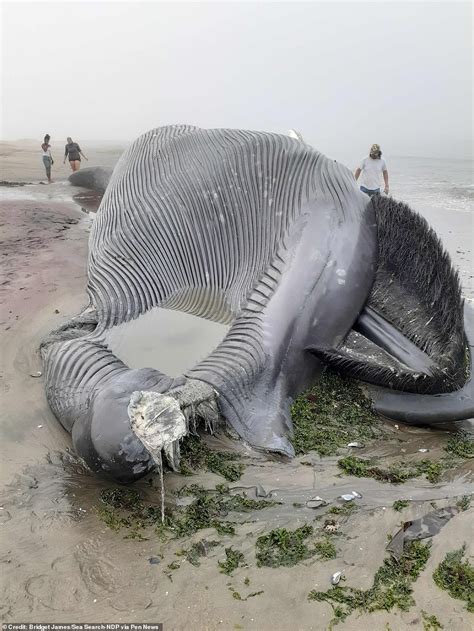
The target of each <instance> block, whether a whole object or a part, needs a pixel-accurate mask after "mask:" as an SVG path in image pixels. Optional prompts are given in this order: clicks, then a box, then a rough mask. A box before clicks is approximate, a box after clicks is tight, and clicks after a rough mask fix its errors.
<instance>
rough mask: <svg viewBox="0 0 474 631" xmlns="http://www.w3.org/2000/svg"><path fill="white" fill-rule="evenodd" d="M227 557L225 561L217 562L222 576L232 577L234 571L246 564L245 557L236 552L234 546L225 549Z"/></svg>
mask: <svg viewBox="0 0 474 631" xmlns="http://www.w3.org/2000/svg"><path fill="white" fill-rule="evenodd" d="M225 557H226V559H225V561H218V562H217V563H218V565H219V567H220V570H219V572H221V573H222V574H227V575H228V576H230V575H231V574H232V572H233V571H234V570H236V569H237V568H238V567H239V566H242V565H244V564H245V557H244V555H243V554H242V552H239V550H234V549H233V548H232V546H231V547H229V548H226V549H225Z"/></svg>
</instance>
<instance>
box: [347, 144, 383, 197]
mask: <svg viewBox="0 0 474 631" xmlns="http://www.w3.org/2000/svg"><path fill="white" fill-rule="evenodd" d="M361 174H362V177H361V178H360V180H361V181H360V190H361V191H362V192H363V193H365V194H366V195H368V196H369V197H372V195H377V194H378V193H380V175H381V174H383V180H384V183H385V188H384V193H385V195H388V191H389V187H388V171H387V164H386V163H385V160H384V159H383V158H382V151H381V150H380V146H379V145H377V144H375V145H372V146H371V147H370V153H369V155H368V156H367V158H364V159H363V160H362V162H361V163H360V166H359V167H358V168H357V169H356V172H355V174H354V175H355V179H356V181H357V180H358V179H359V175H361Z"/></svg>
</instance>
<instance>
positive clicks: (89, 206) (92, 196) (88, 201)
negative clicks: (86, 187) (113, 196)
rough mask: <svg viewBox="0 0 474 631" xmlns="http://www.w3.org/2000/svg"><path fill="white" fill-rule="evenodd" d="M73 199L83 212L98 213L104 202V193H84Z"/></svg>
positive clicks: (74, 196)
mask: <svg viewBox="0 0 474 631" xmlns="http://www.w3.org/2000/svg"><path fill="white" fill-rule="evenodd" d="M72 198H73V200H74V201H75V202H76V204H77V205H78V206H79V207H80V209H81V210H82V211H83V212H85V213H96V212H97V210H98V208H99V206H100V202H101V201H102V193H97V192H96V191H84V192H81V193H77V195H73V196H72Z"/></svg>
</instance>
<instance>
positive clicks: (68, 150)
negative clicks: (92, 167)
mask: <svg viewBox="0 0 474 631" xmlns="http://www.w3.org/2000/svg"><path fill="white" fill-rule="evenodd" d="M81 156H82V157H83V158H86V156H85V155H84V154H83V153H82V150H81V148H80V147H79V145H78V144H77V142H73V140H72V138H71V137H70V136H68V138H67V145H66V147H65V151H64V160H63V164H65V163H66V158H68V159H69V164H70V165H71V169H72V171H79V168H80V166H81ZM86 160H87V158H86Z"/></svg>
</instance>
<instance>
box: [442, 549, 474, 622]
mask: <svg viewBox="0 0 474 631" xmlns="http://www.w3.org/2000/svg"><path fill="white" fill-rule="evenodd" d="M465 551H466V546H465V545H464V546H463V547H462V548H459V550H454V551H453V552H448V554H447V555H446V556H445V557H444V560H443V561H441V563H440V564H439V565H438V567H437V568H436V570H435V572H434V574H433V580H434V582H435V583H436V585H437V586H438V587H440V588H441V589H444V590H446V591H447V592H448V594H449V595H450V596H451V597H452V598H456V599H457V600H464V601H465V602H466V609H467V610H468V611H470V612H473V613H474V567H473V566H472V565H471V564H470V563H469V561H468V560H467V559H465V560H463V556H464V553H465Z"/></svg>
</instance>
